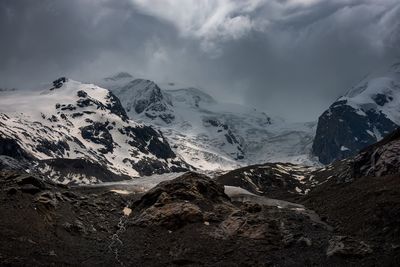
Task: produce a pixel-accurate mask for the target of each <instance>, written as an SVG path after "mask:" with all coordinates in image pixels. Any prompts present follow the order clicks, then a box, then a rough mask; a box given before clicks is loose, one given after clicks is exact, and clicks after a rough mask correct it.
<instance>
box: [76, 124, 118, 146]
mask: <svg viewBox="0 0 400 267" xmlns="http://www.w3.org/2000/svg"><path fill="white" fill-rule="evenodd" d="M107 125H108V122H107V123H101V122H94V123H93V124H90V125H88V126H84V127H82V128H81V129H80V130H81V135H82V137H83V138H85V139H87V140H90V141H92V142H93V143H95V144H101V145H103V146H104V149H101V151H100V152H101V153H103V154H107V153H112V152H113V151H114V140H113V138H112V135H111V134H110V132H109V130H108V129H107Z"/></svg>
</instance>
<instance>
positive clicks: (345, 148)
mask: <svg viewBox="0 0 400 267" xmlns="http://www.w3.org/2000/svg"><path fill="white" fill-rule="evenodd" d="M399 125H400V62H399V63H397V64H394V65H393V66H391V68H390V70H389V71H388V72H386V73H384V74H383V75H375V76H373V77H371V76H370V77H367V78H365V79H363V80H362V81H361V82H360V83H358V84H357V85H356V86H354V87H353V88H352V89H350V91H349V92H348V93H347V94H345V95H344V96H342V97H340V98H339V99H338V100H336V101H335V102H334V103H333V104H332V105H331V106H330V107H329V109H328V110H326V111H325V112H324V113H323V114H322V115H321V116H320V118H319V121H318V127H317V132H316V137H315V141H314V144H313V152H314V154H315V155H316V156H318V157H319V160H320V161H321V162H322V163H330V162H332V161H334V160H337V159H343V158H346V157H348V156H351V155H355V154H356V153H357V152H358V151H360V150H361V149H362V148H364V147H366V146H368V145H370V144H372V143H375V142H377V141H379V140H380V139H382V138H383V137H384V136H385V135H387V134H389V133H390V132H392V131H393V130H395V129H396V128H397V127H398V126H399Z"/></svg>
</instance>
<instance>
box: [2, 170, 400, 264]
mask: <svg viewBox="0 0 400 267" xmlns="http://www.w3.org/2000/svg"><path fill="white" fill-rule="evenodd" d="M368 179H369V180H368ZM371 179H372V180H371ZM398 185H399V183H398V178H397V177H396V178H395V177H392V178H390V179H388V178H384V177H383V178H382V177H379V179H374V178H359V179H357V180H355V181H353V182H347V183H342V182H340V183H337V182H336V181H335V180H334V179H328V180H327V182H325V183H322V184H320V185H318V186H316V187H315V188H314V189H313V190H311V192H310V193H308V194H307V195H306V196H303V197H301V198H299V199H298V203H293V202H288V201H284V200H278V199H271V198H268V197H265V196H256V195H254V194H251V193H250V192H248V191H246V190H243V189H240V188H236V187H231V186H228V187H225V189H224V187H223V186H222V185H221V184H220V183H217V182H215V181H214V180H212V179H210V178H208V177H207V176H204V175H200V174H196V173H187V174H185V175H182V176H181V177H178V178H176V179H174V180H171V181H166V182H163V183H161V184H159V185H157V186H156V187H155V188H153V189H151V190H150V191H148V192H147V193H144V194H143V193H137V192H135V191H131V190H129V187H126V188H125V189H126V190H118V189H116V188H115V187H114V185H113V184H110V185H108V186H102V187H67V186H61V185H57V184H54V183H53V182H52V181H50V180H48V179H46V178H43V177H37V176H33V175H30V174H23V173H20V172H15V171H2V172H0V189H1V190H0V202H1V205H0V215H1V216H2V218H3V219H2V220H1V221H0V238H1V240H2V242H1V243H0V263H1V265H2V266H23V265H27V264H29V265H34V266H48V265H58V266H64V265H80V266H95V265H107V266H138V265H145V266H176V265H187V266H260V265H267V266H355V265H362V266H376V265H379V266H396V265H398V263H399V261H400V258H399V253H398V249H399V248H400V239H399V235H398V233H399V225H400V224H399V222H398V215H399V214H398V212H399V207H400V188H399V186H398ZM389 186H390V187H389ZM360 189H362V190H363V192H361V193H359V192H358V190H360ZM325 190H329V191H325ZM382 190H384V191H382ZM355 192H358V194H355ZM324 196H326V197H324ZM337 196H340V201H338V198H337ZM371 196H375V197H371ZM367 200H368V201H367ZM359 201H363V202H361V205H360V202H359ZM301 203H303V204H301ZM309 207H312V208H314V209H315V210H316V211H317V213H320V214H322V215H323V217H322V219H321V218H320V217H319V216H318V214H317V213H315V212H314V211H313V210H310V209H309ZM21 214H24V216H21ZM396 220H397V221H396Z"/></svg>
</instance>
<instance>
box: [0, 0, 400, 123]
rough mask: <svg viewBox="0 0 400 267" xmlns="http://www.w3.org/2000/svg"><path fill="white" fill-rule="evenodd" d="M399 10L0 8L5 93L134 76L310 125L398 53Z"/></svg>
mask: <svg viewBox="0 0 400 267" xmlns="http://www.w3.org/2000/svg"><path fill="white" fill-rule="evenodd" d="M399 18H400V3H399V1H397V0H381V1H372V0H353V1H350V0H337V1H334V0H329V1H328V0H326V1H322V0H280V1H273V0H253V1H248V0H241V1H233V0H219V1H198V0H193V1H191V0H182V1H180V0H162V1H161V0H154V1H145V0H120V1H112V0H108V1H107V0H97V1H95V0H84V1H82V0H72V1H61V0H56V1H50V0H49V1H46V0H40V1H29V0H18V1H15V0H3V1H0V34H1V35H0V36H1V41H0V87H1V86H9V87H10V86H19V87H27V86H29V85H31V84H33V83H36V82H40V81H46V80H50V79H52V78H54V77H56V76H59V75H64V74H65V75H67V76H72V77H73V78H75V79H79V80H92V79H96V78H98V77H103V76H104V75H107V74H109V73H112V72H115V71H119V70H124V69H126V70H128V71H130V72H132V73H133V74H134V75H136V76H142V77H147V78H151V79H156V80H172V81H182V82H184V83H187V84H193V85H196V86H200V87H203V88H206V89H207V90H209V92H210V93H211V94H213V95H215V96H218V97H220V98H223V99H226V100H228V101H238V102H245V103H246V104H250V105H253V106H256V107H258V108H261V109H264V110H267V111H271V112H273V113H275V114H278V115H282V116H283V117H288V118H290V119H293V120H314V119H316V117H317V116H318V114H319V113H320V112H321V111H322V110H323V109H324V108H326V107H327V106H328V105H329V104H330V103H331V102H332V101H333V100H334V99H335V98H336V97H338V96H339V95H340V94H342V93H344V92H345V91H346V90H347V89H348V88H349V87H350V86H352V85H353V84H354V83H355V82H357V81H358V80H359V79H361V78H362V77H363V76H364V75H365V74H367V73H369V72H371V71H373V70H375V69H379V68H381V67H385V66H387V65H389V64H391V63H392V62H393V61H394V60H396V57H398V56H399V55H400V53H399V51H400V47H399V44H400V19H399Z"/></svg>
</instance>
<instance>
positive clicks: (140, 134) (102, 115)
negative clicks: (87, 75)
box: [0, 78, 188, 183]
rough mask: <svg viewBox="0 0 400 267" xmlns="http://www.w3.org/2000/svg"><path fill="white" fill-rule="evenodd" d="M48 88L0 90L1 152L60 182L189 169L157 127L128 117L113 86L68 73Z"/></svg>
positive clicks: (127, 176)
mask: <svg viewBox="0 0 400 267" xmlns="http://www.w3.org/2000/svg"><path fill="white" fill-rule="evenodd" d="M48 88H49V89H46V90H43V91H41V92H22V91H21V92H15V93H12V94H10V93H7V94H2V95H1V98H0V154H1V155H4V156H9V157H13V158H16V159H19V160H21V159H22V160H25V162H29V163H30V164H29V168H31V169H32V171H36V172H39V173H42V174H46V175H47V176H51V177H52V178H53V179H54V180H57V181H58V182H61V183H97V182H100V181H110V180H111V181H112V180H122V179H131V178H132V177H137V176H142V175H151V174H154V173H164V172H171V171H183V170H186V169H187V167H188V165H187V164H186V163H184V162H183V161H182V160H181V159H179V158H178V157H177V156H176V155H175V153H174V152H173V151H172V150H171V148H170V146H169V144H168V142H167V141H166V140H165V138H164V137H163V135H162V134H161V133H160V132H159V131H157V130H154V129H153V128H151V127H149V126H145V125H143V124H140V123H136V122H134V121H132V120H129V118H128V116H127V114H126V112H125V110H124V108H123V107H122V106H121V104H120V101H119V99H118V98H117V97H116V96H115V95H114V94H112V93H111V92H110V91H108V90H106V89H103V88H100V87H98V86H95V85H92V84H82V83H79V82H76V81H72V80H67V79H65V78H61V79H59V80H56V81H54V83H53V84H52V85H49V86H48ZM6 162H7V161H5V162H3V164H5V163H6Z"/></svg>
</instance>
